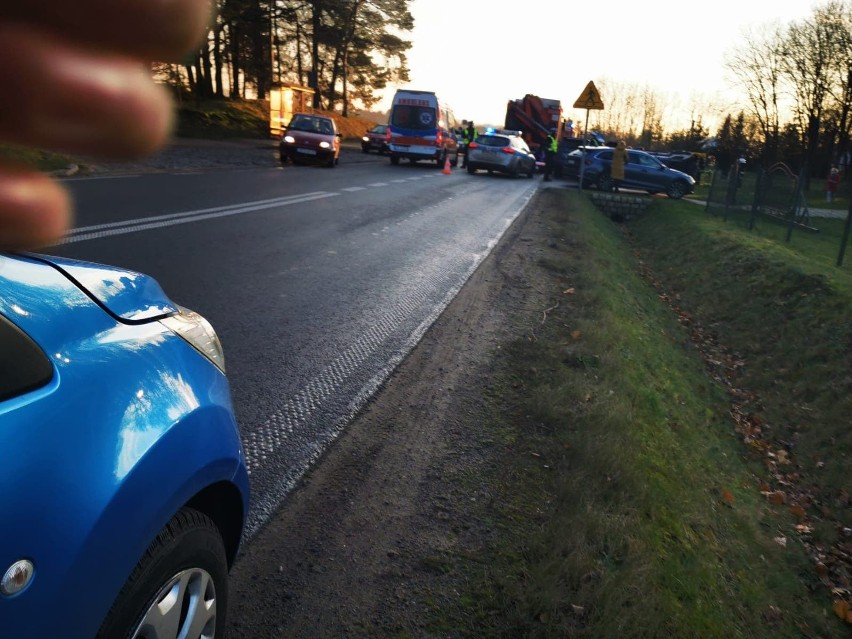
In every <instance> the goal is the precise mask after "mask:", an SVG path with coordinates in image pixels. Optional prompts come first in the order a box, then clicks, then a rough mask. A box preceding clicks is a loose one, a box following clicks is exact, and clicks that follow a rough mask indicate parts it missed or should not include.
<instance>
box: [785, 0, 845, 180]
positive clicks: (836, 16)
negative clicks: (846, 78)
mask: <svg viewBox="0 0 852 639" xmlns="http://www.w3.org/2000/svg"><path fill="white" fill-rule="evenodd" d="M850 13H852V4H850V2H849V1H848V0H829V2H826V3H825V4H824V5H822V6H819V7H817V8H815V9H814V12H813V14H812V16H810V17H809V18H806V19H803V20H801V21H798V22H794V23H792V24H791V25H790V26H789V28H788V29H787V33H786V35H785V37H784V40H783V43H782V49H781V50H782V52H783V58H782V60H783V66H782V71H783V73H784V75H785V77H786V79H787V80H788V81H789V82H790V85H791V86H792V87H793V92H794V95H795V98H796V102H795V107H794V110H795V114H796V117H797V120H798V123H799V126H800V128H801V130H802V131H803V132H804V133H805V157H804V172H803V178H804V183H803V186H804V187H805V188H806V189H807V188H808V186H809V183H810V177H811V176H810V172H811V170H812V165H813V156H814V153H815V152H816V150H817V147H818V145H819V136H820V128H821V125H822V120H823V116H824V114H825V112H826V109H827V108H828V107H829V102H830V98H831V96H832V86H837V79H838V70H839V69H842V68H848V64H849V57H850V53H849V26H848V25H849V23H850V18H849V15H850Z"/></svg>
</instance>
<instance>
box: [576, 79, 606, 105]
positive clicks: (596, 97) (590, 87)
mask: <svg viewBox="0 0 852 639" xmlns="http://www.w3.org/2000/svg"><path fill="white" fill-rule="evenodd" d="M574 108H575V109H603V108H604V104H603V100H601V94H600V93H599V92H598V89H597V87H596V86H595V83H594V82H592V81H591V80H590V81H589V83H588V84H587V85H586V88H585V89H583V92H582V93H581V94H580V97H579V98H577V101H576V102H575V103H574Z"/></svg>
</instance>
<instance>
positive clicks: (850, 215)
mask: <svg viewBox="0 0 852 639" xmlns="http://www.w3.org/2000/svg"><path fill="white" fill-rule="evenodd" d="M850 227H852V201H850V202H849V211H848V212H847V213H846V224H844V225H843V237H842V238H841V240H840V253H839V254H838V256H837V266H843V256H844V255H845V254H846V244H847V242H848V241H849V229H850Z"/></svg>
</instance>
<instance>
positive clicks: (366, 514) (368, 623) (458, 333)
mask: <svg viewBox="0 0 852 639" xmlns="http://www.w3.org/2000/svg"><path fill="white" fill-rule="evenodd" d="M554 188H558V187H554ZM546 193H547V190H542V191H539V194H538V195H537V196H536V197H535V198H534V199H533V201H532V202H531V203H530V205H529V206H528V208H527V210H526V212H525V213H524V214H523V215H522V216H520V217H519V218H518V220H517V221H516V222H515V224H514V225H513V227H512V228H511V229H509V231H508V232H507V233H506V235H505V236H504V238H503V240H502V241H501V242H500V244H499V245H498V246H497V248H496V249H495V250H494V252H493V253H492V255H491V256H490V257H488V258H487V259H486V260H485V261H484V262H483V264H482V265H481V266H480V267H479V269H478V270H477V271H476V272H475V273H474V275H473V276H472V277H471V279H470V281H469V282H468V283H467V284H466V285H465V287H464V288H463V289H462V290H461V292H460V293H459V295H458V296H457V297H456V299H455V300H454V301H453V302H452V303H451V304H450V306H449V307H448V308H447V309H446V311H445V312H444V313H443V314H442V315H441V317H440V318H439V319H438V320H437V321H436V323H435V324H434V325H433V327H432V328H431V329H430V330H429V331H428V332H427V334H426V335H425V336H424V338H423V340H422V341H421V343H420V344H419V345H418V346H417V348H416V349H415V350H414V351H413V352H412V353H411V355H410V356H409V357H408V358H407V359H406V360H405V361H404V362H403V363H402V364H401V365H400V367H399V368H398V369H397V370H396V372H395V373H394V374H393V375H392V377H391V379H390V380H389V381H388V383H387V384H386V385H385V387H384V388H383V389H382V390H381V391H380V392H379V393H378V394H377V396H376V397H375V398H374V399H373V400H372V401H371V402H370V403H369V404H368V406H367V407H366V408H365V410H364V411H363V413H362V414H361V416H360V417H359V418H358V419H357V420H356V421H355V422H354V423H353V424H351V426H350V427H349V428H348V429H347V431H346V432H345V433H344V434H343V435H341V437H340V439H339V440H338V441H337V442H336V443H335V445H334V446H332V448H331V450H330V451H328V453H327V454H326V455H325V458H324V459H323V460H322V462H321V463H320V464H319V465H318V467H317V468H315V469H314V470H313V471H312V472H311V473H310V474H309V476H308V477H306V478H305V480H304V481H303V483H302V485H300V486H299V487H298V488H297V489H296V490H295V491H294V492H293V493H292V494H291V495H290V497H289V498H288V500H287V502H286V503H285V504H284V506H283V507H282V509H281V510H280V512H279V513H278V514H277V515H276V516H275V517H274V519H273V520H272V521H270V523H268V524H267V526H265V528H264V529H263V530H261V531H260V533H258V535H257V537H256V538H255V539H254V540H253V542H252V544H251V545H250V547H248V548H247V549H246V550H245V551H244V554H243V556H242V557H241V558H240V559H239V561H238V563H237V565H236V566H235V568H234V570H233V572H232V581H231V584H232V585H231V603H230V612H229V615H230V617H229V625H228V633H227V636H228V638H229V639H235V638H239V637H243V638H251V639H265V638H272V637H275V638H282V639H283V638H286V639H297V638H305V639H308V638H310V639H319V638H325V637H347V638H349V639H353V638H356V637H390V636H410V637H432V638H434V637H438V636H445V635H435V634H431V633H428V632H426V631H425V630H424V629H423V627H422V620H423V619H424V611H425V610H426V606H428V605H432V606H434V605H440V601H441V600H442V598H444V597H450V598H451V597H453V590H454V587H455V584H453V583H451V581H450V579H451V578H450V577H447V576H446V573H445V571H442V570H441V569H440V561H439V560H440V557H441V556H442V555H444V554H445V553H447V552H464V551H466V550H474V549H476V548H477V547H478V546H480V545H481V544H482V542H483V541H484V539H485V538H486V536H487V535H488V534H490V533H489V530H488V529H487V526H486V525H485V524H484V523H483V521H484V518H480V517H479V516H478V509H479V508H480V507H484V505H485V504H487V501H488V499H489V498H490V496H489V495H488V492H487V488H486V487H484V486H479V485H478V484H477V481H476V477H477V469H479V468H482V467H483V466H484V465H490V464H493V463H494V458H495V457H494V453H495V451H494V450H493V449H492V446H493V444H492V443H491V442H489V441H487V440H486V439H483V438H482V436H481V431H480V430H479V429H478V428H477V425H478V424H481V423H483V420H489V419H493V416H494V415H495V414H497V413H498V412H499V407H495V406H494V405H493V401H494V400H493V399H490V398H489V397H488V396H487V395H488V394H487V393H484V392H483V389H484V385H485V383H486V382H487V380H488V376H489V371H490V367H491V362H492V359H493V358H494V357H499V345H500V343H501V342H502V341H503V339H504V338H505V337H506V336H507V335H508V334H510V333H511V332H512V331H517V330H523V329H522V328H520V327H515V328H513V327H512V326H510V323H511V320H510V318H509V314H508V312H507V311H508V310H509V309H510V308H517V307H518V306H519V305H523V304H524V303H525V301H526V298H527V296H528V295H530V294H531V292H533V291H535V288H536V286H535V281H536V269H535V268H534V266H535V263H536V260H535V259H534V253H535V252H536V250H537V248H536V247H538V246H542V245H543V244H544V243H545V242H546V241H547V237H546V229H544V228H543V226H542V224H541V223H540V222H539V218H538V215H537V213H538V211H539V209H540V207H541V206H542V205H543V204H546V202H547V201H548V199H549V198H547V197H546ZM543 194H544V196H543ZM536 313H537V311H536ZM532 316H533V311H532V310H531V311H530V317H531V318H532ZM471 486H473V488H471ZM477 486H478V487H477ZM446 636H447V637H449V636H452V635H449V634H448V635H446Z"/></svg>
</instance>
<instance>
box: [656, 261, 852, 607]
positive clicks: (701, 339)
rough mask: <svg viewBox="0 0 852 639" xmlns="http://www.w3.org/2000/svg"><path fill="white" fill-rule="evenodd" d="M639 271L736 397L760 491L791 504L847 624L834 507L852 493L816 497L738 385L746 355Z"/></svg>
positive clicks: (847, 551)
mask: <svg viewBox="0 0 852 639" xmlns="http://www.w3.org/2000/svg"><path fill="white" fill-rule="evenodd" d="M640 272H641V273H642V275H643V277H644V278H645V279H646V281H648V282H649V283H650V284H651V285H652V286H653V287H654V288H655V289H656V291H657V294H658V296H659V299H660V300H661V301H662V302H663V303H665V304H667V305H668V306H669V307H670V308H671V310H672V311H673V312H674V314H675V316H676V317H677V320H678V322H679V323H680V324H681V325H682V326H683V327H685V328H686V329H687V330H688V331H689V335H690V341H691V342H692V343H693V344H694V345H695V347H696V348H697V349H698V351H699V353H700V354H701V356H702V357H703V358H704V362H705V365H706V368H707V371H708V374H709V376H710V377H711V378H712V379H713V380H715V381H717V382H719V383H720V384H722V385H723V386H724V387H725V388H726V390H727V392H728V395H729V397H730V401H731V404H730V406H731V408H730V415H731V418H732V419H733V423H734V430H735V432H736V433H737V434H738V435H739V436H740V437H741V438H742V442H743V443H744V444H745V445H746V446H747V447H748V448H750V449H751V450H753V451H754V452H755V453H756V454H757V455H759V456H761V458H762V459H763V461H764V464H765V468H766V471H767V475H768V479H769V481H761V482H760V485H759V490H760V493H761V494H762V495H763V496H764V497H765V498H766V500H767V502H768V503H769V504H770V505H771V506H775V507H782V506H787V507H788V508H789V512H790V514H791V515H792V517H793V518H794V519H795V521H796V522H797V523H795V524H794V525H793V526H792V530H791V534H795V536H796V537H795V539H798V540H800V541H801V543H802V545H803V547H804V549H805V551H806V552H807V553H808V554H809V556H810V557H811V559H812V560H813V561H814V565H815V570H816V573H817V575H818V576H819V579H820V581H821V582H822V583H823V584H824V585H825V586H826V587H827V588H828V589H829V590H830V592H831V594H832V596H833V604H832V607H833V609H834V612H835V614H837V616H838V617H839V618H841V619H843V620H844V621H846V622H847V623H852V583H850V575H852V529H849V528H846V527H844V526H843V524H842V523H841V522H840V521H838V520H837V517H836V515H835V514H834V512H833V509H832V508H831V507H830V506H836V507H839V508H848V507H849V506H850V504H852V496H850V494H849V493H848V492H846V491H845V490H844V491H842V492H841V494H840V495H838V496H836V497H835V500H834V502H833V503H826V502H825V500H823V501H822V502H821V501H820V500H818V499H817V498H816V495H815V494H814V492H813V488H812V487H811V486H809V485H807V483H806V482H805V481H803V479H804V478H803V476H802V474H803V473H802V469H801V468H800V467H799V465H798V463H797V460H796V459H795V458H794V455H793V454H792V452H791V449H790V448H789V446H788V445H787V444H786V443H784V442H778V441H774V440H773V437H772V433H773V428H772V425H770V424H767V423H766V419H765V418H764V417H763V416H762V415H761V414H760V413H759V412H757V411H756V410H755V407H760V406H761V402H760V398H759V397H757V396H756V394H755V393H754V392H752V391H750V390H749V389H746V388H741V387H740V385H739V384H738V379H739V378H740V376H741V373H742V371H743V370H744V369H745V368H746V365H747V362H746V361H745V359H744V358H742V357H740V356H739V355H738V354H736V353H734V352H732V351H731V350H730V349H727V348H726V347H725V346H724V345H723V344H721V343H720V342H719V339H718V334H717V333H716V331H715V330H708V329H706V328H704V327H703V326H702V325H701V323H700V321H699V320H698V318H696V317H694V316H693V315H692V314H690V313H689V312H687V310H686V309H684V308H681V306H680V299H679V296H678V295H670V294H669V293H668V292H666V291H665V290H664V287H663V286H662V285H661V284H660V282H659V280H657V279H656V277H655V275H654V273H653V272H652V270H651V269H650V268H649V266H648V265H647V264H646V263H644V262H641V260H640ZM779 444H780V445H779ZM814 461H815V467H816V468H817V469H821V468H823V467H824V465H825V464H824V463H823V462H822V460H814ZM721 500H722V502H723V503H724V504H726V505H728V506H733V503H734V495H733V493H731V492H730V491H728V490H722V491H721ZM809 512H810V513H813V517H814V518H817V519H818V520H820V521H821V522H822V525H823V526H825V525H831V524H832V523H833V524H834V525H835V526H836V527H837V529H838V530H839V531H840V532H841V534H840V535H838V540H837V541H836V542H834V543H833V544H832V545H830V546H828V547H826V546H825V545H823V544H820V543H818V542H817V541H815V540H814V525H813V522H812V521H811V520H810V518H809ZM773 541H774V542H775V543H776V544H778V545H779V546H782V547H786V546H787V542H788V537H787V536H786V535H784V534H778V535H777V536H775V537H774V538H773ZM780 614H781V611H780V610H777V609H770V611H769V612H768V613H765V617H766V618H767V620H770V619H777V618H778V617H779V616H780Z"/></svg>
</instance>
